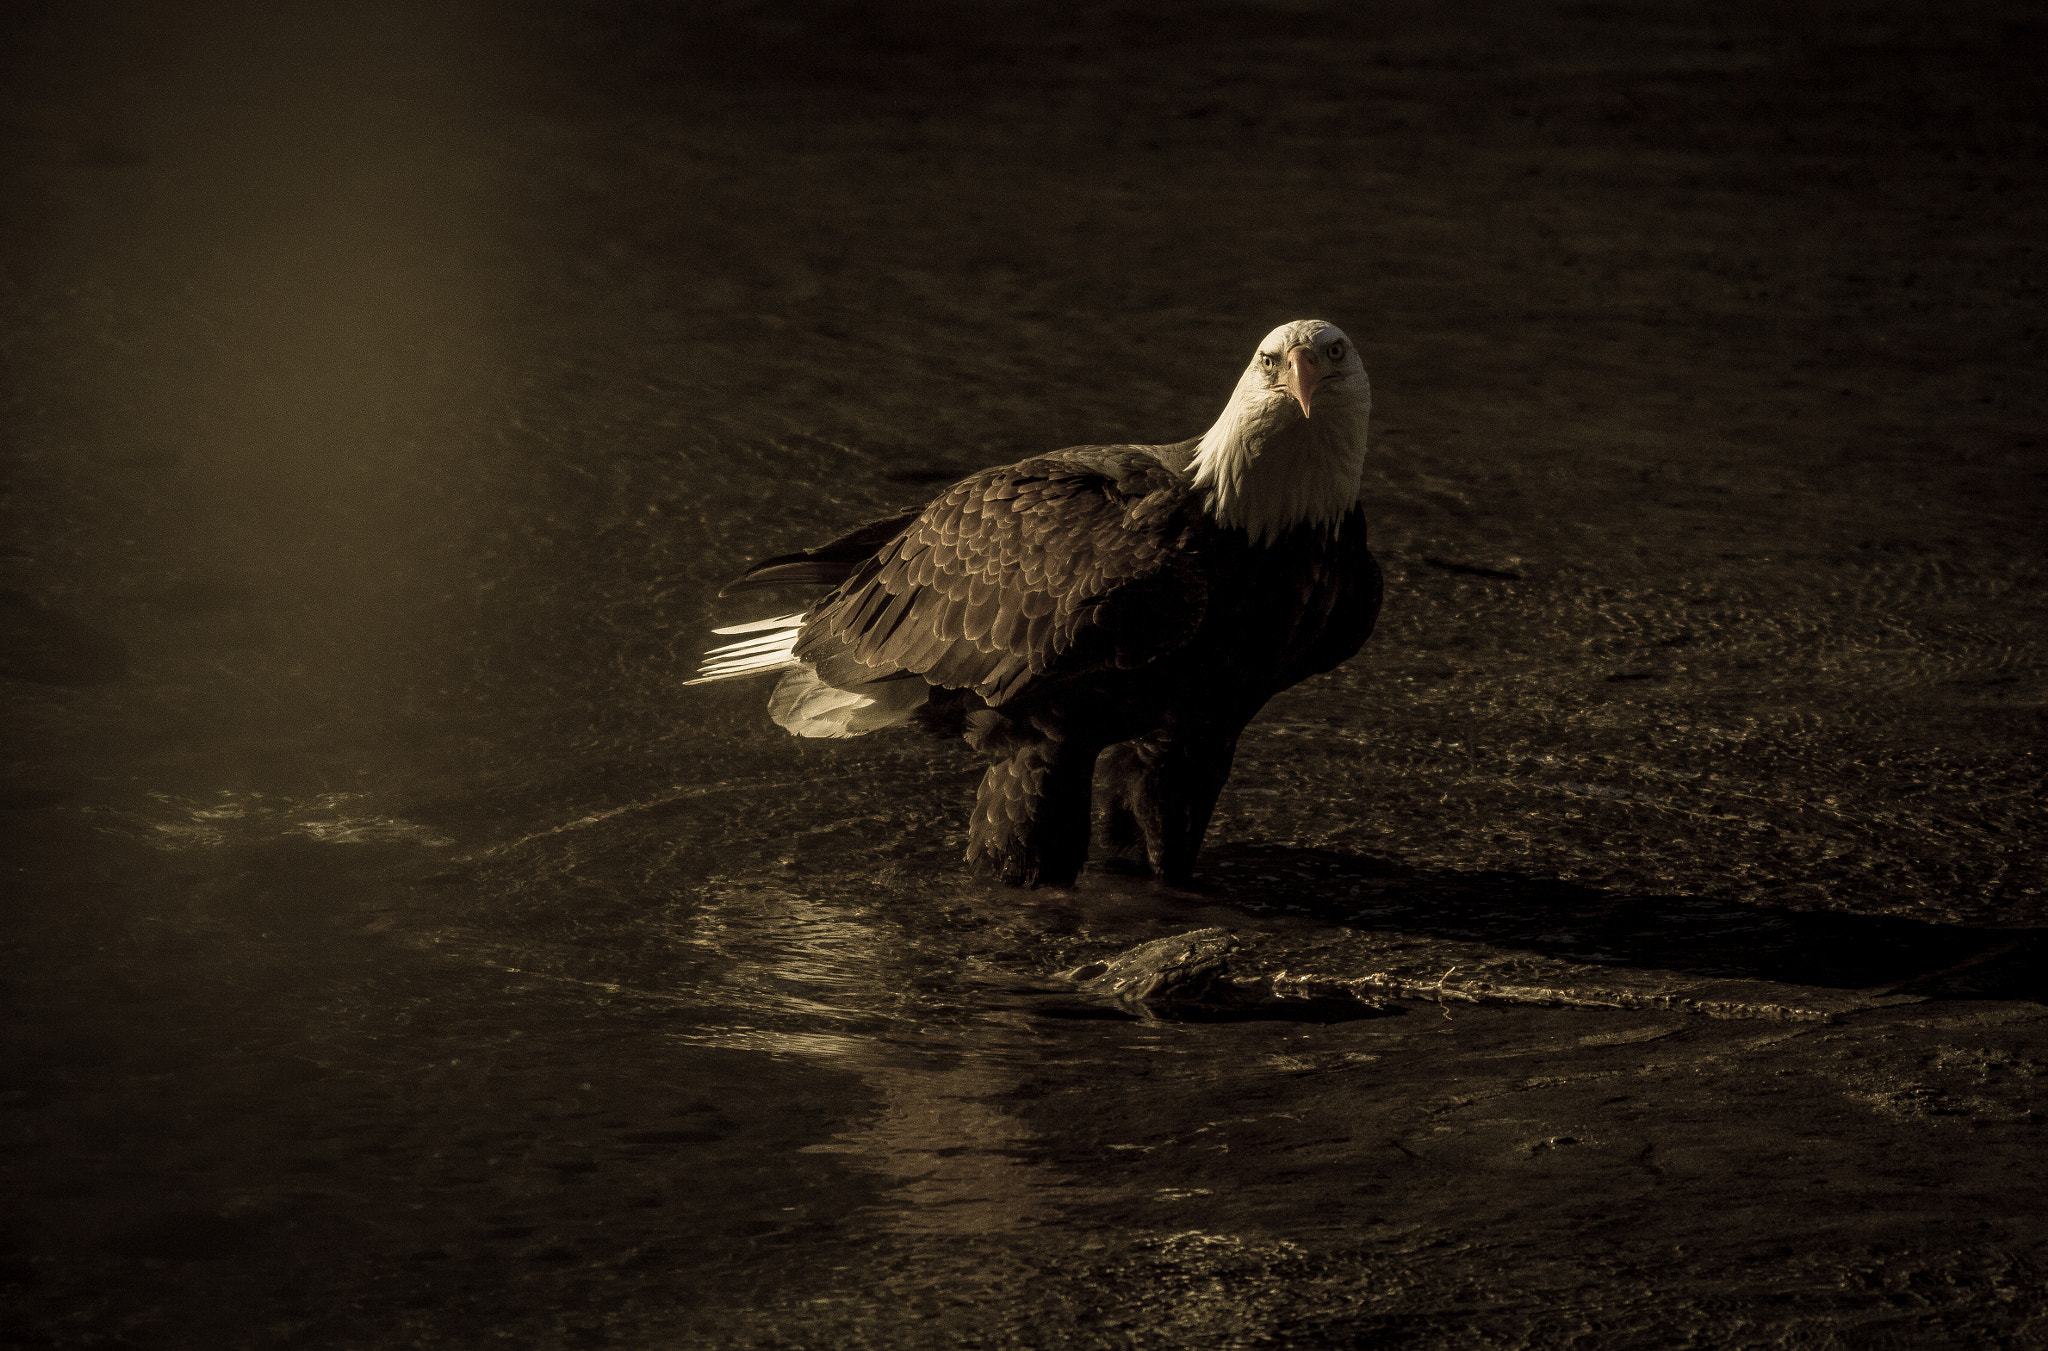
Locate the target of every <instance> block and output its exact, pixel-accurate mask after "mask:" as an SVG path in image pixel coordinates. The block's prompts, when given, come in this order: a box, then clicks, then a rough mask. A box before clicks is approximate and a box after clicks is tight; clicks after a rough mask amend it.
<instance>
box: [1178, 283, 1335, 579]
mask: <svg viewBox="0 0 2048 1351" xmlns="http://www.w3.org/2000/svg"><path fill="white" fill-rule="evenodd" d="M1371 412H1372V386H1371V384H1370V383H1369V382H1368V381H1367V380H1366V376H1365V365H1364V363H1363V362H1361V361H1360V360H1359V359H1358V353H1357V351H1356V350H1354V349H1353V347H1352V345H1351V340H1350V339H1349V338H1346V337H1345V336H1344V331H1343V330H1342V329H1340V328H1338V327H1337V326H1336V325H1335V324H1332V323H1327V322H1325V321H1324V320H1321V319H1298V320H1296V321H1294V322H1293V323H1291V324H1282V325H1280V327H1278V328H1276V329H1274V330H1273V331H1272V332H1271V333H1268V334H1267V335H1266V336H1265V338H1264V340H1262V341H1261V342H1260V343H1259V350H1258V352H1257V353H1256V354H1255V355H1254V356H1253V357H1252V360H1251V364H1250V365H1248V366H1246V367H1245V371H1244V375H1243V377H1242V378H1240V379H1239V380H1238V382H1237V389H1236V390H1235V391H1233V392H1232V394H1231V396H1230V403H1229V404H1228V405H1227V406H1226V407H1225V408H1224V410H1223V415H1222V416H1221V417H1219V418H1217V419H1216V425H1215V426H1213V427H1211V428H1209V430H1208V431H1207V432H1205V433H1204V434H1203V436H1202V444H1201V446H1200V448H1199V449H1197V450H1196V452H1195V459H1194V465H1193V468H1194V471H1195V486H1196V487H1197V488H1199V489H1202V490H1204V491H1205V492H1206V493H1207V494H1208V499H1209V502H1208V505H1209V511H1210V514H1211V515H1213V516H1215V518H1216V519H1217V520H1218V521H1219V522H1221V523H1222V524H1224V525H1230V526H1241V527H1243V528H1244V530H1245V531H1246V532H1247V533H1249V534H1250V535H1251V537H1252V542H1253V543H1255V544H1264V543H1270V542H1271V541H1272V540H1274V539H1277V538H1278V537H1279V536H1280V535H1281V534H1282V533H1284V532H1285V531H1287V530H1288V529H1290V528H1291V527H1293V526H1297V525H1327V526H1335V525H1337V524H1338V523H1339V522H1341V521H1342V520H1343V519H1344V516H1345V515H1346V513H1348V512H1349V511H1350V510H1351V508H1352V507H1353V506H1354V505H1356V504H1357V501H1358V480H1359V475H1360V474H1362V473H1363V472H1364V470H1365V428H1366V421H1367V419H1368V417H1369V415H1370V414H1371Z"/></svg>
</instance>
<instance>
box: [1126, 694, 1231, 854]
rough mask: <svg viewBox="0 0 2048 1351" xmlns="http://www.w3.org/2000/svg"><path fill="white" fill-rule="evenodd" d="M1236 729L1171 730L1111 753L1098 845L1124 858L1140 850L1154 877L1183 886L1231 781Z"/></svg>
mask: <svg viewBox="0 0 2048 1351" xmlns="http://www.w3.org/2000/svg"><path fill="white" fill-rule="evenodd" d="M1239 730H1240V729H1238V728H1234V727H1231V728H1220V727H1213V726H1209V727H1187V726H1168V727H1166V728H1162V729H1161V730H1160V731H1158V732H1155V733H1153V734H1152V735H1150V736H1145V737H1139V738H1137V739H1135V740H1132V741H1126V742H1123V743H1122V744H1120V745H1116V746H1112V747H1110V748H1109V752H1108V755H1107V757H1106V760H1105V763H1104V765H1103V780H1104V785H1103V786H1104V789H1105V792H1104V798H1105V799H1106V803H1105V808H1106V809H1105V811H1104V813H1103V828H1102V834H1103V843H1104V844H1105V845H1106V846H1107V847H1108V848H1109V849H1110V850H1111V851H1113V852H1119V853H1123V854H1126V855H1130V854H1135V853H1136V852H1137V849H1138V847H1139V845H1141V844H1142V845H1143V847H1144V852H1145V858H1146V860H1147V861H1148V862H1149V863H1151V865H1152V872H1153V875H1154V876H1156V877H1158V878H1159V879H1160V880H1161V881H1164V882H1170V883H1173V884H1174V885H1176V886H1181V885H1185V884H1186V883H1187V882H1188V881H1189V880H1190V879H1191V878H1193V876H1194V872H1195V856H1196V855H1197V854H1199V853H1201V851H1202V837H1203V836H1205V835H1207V834H1208V833H1209V817H1210V815H1211V814H1212V813H1214V812H1215V810H1216V798H1217V796H1218V795H1219V794H1220V793H1222V791H1223V784H1224V782H1225V780H1227V779H1229V777H1230V765H1231V761H1232V760H1234V759H1235V758H1236V756H1237V737H1238V732H1239Z"/></svg>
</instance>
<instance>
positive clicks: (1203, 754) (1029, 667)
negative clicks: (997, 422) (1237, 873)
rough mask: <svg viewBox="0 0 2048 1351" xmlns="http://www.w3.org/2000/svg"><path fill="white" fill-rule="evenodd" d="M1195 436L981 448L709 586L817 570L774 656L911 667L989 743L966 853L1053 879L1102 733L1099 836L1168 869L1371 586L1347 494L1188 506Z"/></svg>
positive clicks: (937, 715)
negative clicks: (973, 461) (1261, 541)
mask: <svg viewBox="0 0 2048 1351" xmlns="http://www.w3.org/2000/svg"><path fill="white" fill-rule="evenodd" d="M1194 448H1195V443H1194V442H1186V443H1183V444H1181V445H1177V446H1087V447H1076V448H1074V449H1071V450H1064V451H1058V452H1055V453H1053V454H1050V455H1045V456H1040V457H1037V458H1034V459H1029V460H1025V461H1022V462H1021V463H1018V464H1014V465H1009V466H1006V467H1003V468H999V469H990V470H986V471H984V472H982V473H979V474H975V475H973V476H971V477H969V478H967V479H963V480H962V481H961V482H959V483H956V484H954V485H953V487H952V488H950V489H949V490H947V492H946V493H945V494H944V495H942V496H941V497H939V498H938V499H937V500H936V501H934V502H932V503H931V504H930V505H929V506H927V507H925V508H924V509H923V510H922V511H921V512H917V513H914V514H912V513H905V514H904V515H902V516H898V517H893V518H889V519H888V520H886V521H878V522H874V523H872V524H870V525H867V526H863V527H861V528H860V529H859V530H856V531H854V532H852V533H851V534H849V535H847V536H845V537H843V538H842V539H840V540H835V541H833V542H832V543H831V544H828V545H825V546H821V547H820V548H819V549H816V550H810V551H806V552H804V553H801V554H789V555H783V556H781V557H779V558H773V559H768V560H766V561H764V562H762V563H759V564H756V565H755V566H754V567H753V568H750V569H749V570H748V572H747V573H746V574H745V575H744V576H743V577H742V578H740V579H739V580H738V581H737V582H735V583H734V584H732V585H731V586H729V587H727V588H726V589H727V591H733V590H740V589H745V588H747V587H752V586H763V585H774V584H777V583H780V582H783V581H805V582H812V583H814V584H815V583H821V582H832V581H837V583H838V585H837V586H836V587H835V589H834V590H833V591H832V592H831V594H830V595H828V596H826V597H825V598H824V600H822V601H821V602H820V603H819V604H818V605H817V606H816V607H814V608H813V609H812V611H811V612H810V614H809V616H808V618H807V620H806V622H805V623H804V626H803V628H802V630H801V632H800V634H799V635H798V637H797V641H796V647H795V655H796V656H797V657H798V658H799V659H801V660H803V661H805V662H807V663H809V664H811V665H812V666H814V667H815V668H816V670H817V672H818V674H819V676H820V677H821V678H822V679H823V680H824V681H825V682H826V683H828V684H831V685H834V686H838V687H840V688H852V687H855V686H858V685H861V684H864V683H867V682H872V681H877V680H888V679H892V678H893V679H908V678H914V677H921V678H922V679H923V680H924V681H925V682H927V683H928V684H930V685H931V686H932V687H933V692H932V697H931V701H930V703H929V705H928V706H927V708H925V709H923V710H921V711H920V716H921V717H922V719H923V720H924V721H925V723H926V725H927V726H935V727H940V728H945V729H951V728H958V729H959V730H960V731H961V732H962V733H963V734H964V735H965V736H966V738H967V740H968V742H969V743H970V744H971V745H973V746H974V747H975V748H976V749H977V750H980V751H982V752H983V753H985V754H986V755H988V756H989V757H990V761H991V763H990V767H989V770H988V773H987V774H986V775H985V776H984V778H983V781H982V786H981V790H980V793H979V796H978V798H977V802H976V805H975V811H974V817H973V822H972V825H971V827H970V831H969V840H968V851H967V852H968V858H969V860H970V861H972V862H974V863H975V864H976V865H977V866H981V867H985V868H988V869H990V870H993V871H995V872H997V873H999V874H1000V875H1002V876H1003V877H1004V878H1005V879H1006V880H1009V881H1012V882H1016V883H1020V884H1025V885H1031V884H1052V885H1065V884H1069V883H1071V882H1072V881H1073V880H1074V877H1075V875H1076V874H1077V873H1078V872H1079V870H1080V868H1081V866H1082V864H1083V862H1084V861H1085V860H1086V857H1087V852H1088V835H1089V815H1090V804H1091V795H1092V793H1093V791H1094V785H1095V780H1096V778H1097V773H1096V769H1097V762H1098V760H1099V759H1102V758H1104V752H1105V751H1107V752H1108V755H1107V761H1106V767H1105V768H1106V772H1104V773H1103V774H1102V775H1101V778H1102V781H1103V782H1102V784H1101V788H1102V790H1103V796H1104V799H1105V819H1104V835H1105V839H1106V843H1107V844H1108V845H1109V846H1110V847H1111V848H1112V849H1115V850H1118V851H1121V852H1125V853H1137V852H1139V851H1140V850H1142V853H1143V855H1144V857H1145V859H1146V860H1147V861H1148V862H1149V863H1150V864H1151V866H1152V868H1153V870H1154V871H1155V872H1156V873H1157V874H1159V875H1160V876H1162V877H1164V878H1166V879H1167V880H1169V881H1175V882H1180V881H1185V880H1186V879H1187V878H1188V876H1189V875H1190V873H1191V872H1192V870H1193V867H1194V860H1195V854H1196V852H1197V851H1198V850H1199V848H1200V846H1201V840H1202V835H1203V834H1204V833H1205V831H1206V829H1207V826H1208V820H1209V814H1210V812H1211V810H1212V809H1213V808H1214V806H1215V802H1216V795H1217V793H1218V792H1219V791H1220V790H1221V789H1222V786H1223V782H1224V780H1225V779H1226V778H1227V777H1228V776H1229V772H1230V762H1231V758H1232V756H1233V755H1234V753H1235V750H1236V745H1237V738H1238V735H1239V733H1240V732H1241V731H1242V730H1243V728H1244V726H1245V724H1246V723H1247V722H1249V721H1250V720H1251V718H1252V716H1253V715H1254V714H1256V713H1257V712H1258V710H1259V709H1260V707H1261V706H1263V705H1264V704H1265V702H1266V700H1267V699H1269V698H1270V697H1272V695H1274V694H1275V693H1277V692H1279V691H1280V690H1283V689H1285V688H1287V687H1288V686H1290V685H1293V684H1295V683H1296V682H1298V681H1300V680H1302V679H1304V678H1306V677H1308V676H1310V675H1314V674H1316V673H1318V672H1321V671H1327V670H1329V669H1331V668H1332V667H1334V666H1336V665H1337V664H1338V663H1340V662H1342V661H1344V660H1345V659H1346V658H1348V657H1350V656H1351V655H1352V654H1354V653H1355V652H1357V651H1358V649H1359V647H1360V646H1361V645H1362V644H1363V643H1364V642H1365V640H1366V638H1367V637H1368V636H1369V635H1370V634H1371V632H1372V627H1373V622H1374V619H1375V618H1376V616H1377V614H1378V611H1379V604H1380V592H1381V581H1380V572H1379V568H1378V565H1377V564H1376V563H1375V562H1374V561H1373V557H1372V554H1371V553H1370V552H1369V550H1368V549H1367V547H1366V527H1365V521H1364V518H1363V514H1362V513H1361V512H1359V511H1357V510H1356V509H1354V510H1353V511H1352V512H1351V514H1350V515H1349V516H1347V517H1346V518H1345V519H1343V520H1342V521H1341V522H1339V524H1338V525H1337V526H1336V527H1335V528H1334V529H1331V528H1323V527H1309V526H1300V527H1296V528H1294V529H1292V530H1290V531H1288V532H1286V533H1284V534H1283V535H1282V536H1280V537H1279V538H1278V539H1277V540H1275V541H1273V542H1271V543H1269V544H1266V545H1254V544H1252V543H1251V542H1250V540H1249V539H1248V538H1247V536H1246V534H1245V532H1244V531H1242V530H1238V529H1227V528H1224V527H1222V526H1219V525H1218V524H1217V523H1216V522H1215V521H1214V520H1213V519H1212V518H1211V517H1210V515H1209V514H1208V512H1207V511H1206V510H1205V508H1204V504H1203V503H1202V501H1201V500H1200V499H1199V497H1198V495H1197V493H1196V492H1195V490H1194V489H1193V487H1192V485H1191V483H1190V480H1189V478H1188V475H1187V465H1188V459H1189V457H1190V455H1191V454H1192V452H1193V450H1194Z"/></svg>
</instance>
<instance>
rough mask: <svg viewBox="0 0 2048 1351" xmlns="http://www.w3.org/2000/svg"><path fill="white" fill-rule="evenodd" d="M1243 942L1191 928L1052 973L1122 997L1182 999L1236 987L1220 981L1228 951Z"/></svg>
mask: <svg viewBox="0 0 2048 1351" xmlns="http://www.w3.org/2000/svg"><path fill="white" fill-rule="evenodd" d="M1240 946H1242V945H1241V944H1239V942H1238V941H1237V937H1236V936H1235V935H1234V934H1232V933H1231V932H1230V930H1228V929H1192V930H1190V931H1189V932H1187V933H1184V934H1175V935H1174V936H1173V937H1171V938H1157V939H1154V940H1153V941H1152V942H1150V943H1140V944H1139V945H1138V946H1137V947H1134V948H1132V949H1131V950H1130V951H1128V952H1125V953H1121V954H1119V955H1118V956H1115V957H1111V958H1109V959H1108V960H1107V961H1099V962H1083V963H1082V964H1081V965H1079V966H1076V967H1071V968H1069V969H1067V970H1065V971H1060V972H1056V973H1055V975H1054V978H1055V979H1058V980H1066V981H1072V982H1073V983H1074V984H1075V985H1077V986H1079V987H1080V988H1081V990H1082V991H1083V992H1084V993H1087V994H1097V995H1109V996H1112V997H1114V998H1116V999H1120V1000H1123V1001H1124V1002H1126V1003H1134V1004H1137V1003H1147V1002H1162V1003H1182V1002H1192V1001H1196V1000H1201V999H1205V998H1210V997H1214V996H1219V995H1222V996H1226V997H1227V996H1230V995H1234V994H1235V992H1234V991H1231V990H1230V989H1229V987H1227V986H1225V985H1224V984H1223V980H1224V978H1225V977H1226V976H1228V975H1229V970H1230V955H1231V954H1232V953H1233V952H1236V951H1237V950H1238V949H1239V947H1240Z"/></svg>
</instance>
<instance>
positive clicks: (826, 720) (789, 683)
mask: <svg viewBox="0 0 2048 1351" xmlns="http://www.w3.org/2000/svg"><path fill="white" fill-rule="evenodd" d="M931 692H932V687H931V686H930V685H927V684H926V683H925V682H924V681H922V680H917V679H914V678H913V679H902V680H876V681H871V682H869V683H867V684H864V685H856V686H854V687H853V688H852V689H840V688H839V687H838V686H837V685H827V684H826V683H825V682H824V680H823V679H822V678H821V677H820V676H819V675H818V672H817V670H816V668H814V667H811V666H808V665H805V664H803V663H801V662H799V663H798V664H797V665H796V666H795V668H794V669H792V670H791V671H790V672H789V674H787V675H785V676H783V677H782V680H781V682H780V683H779V684H777V685H776V686H775V693H774V694H773V695H771V696H770V697H769V700H768V716H769V717H771V718H773V719H775V721H776V722H777V723H778V724H780V725H781V726H782V727H784V728H786V729H787V730H788V731H789V734H790V735H791V736H809V737H831V738H833V739H835V740H836V739H840V738H844V737H855V736H866V735H867V734H868V733H869V732H878V731H880V730H881V729H882V728H884V727H894V726H895V725H896V724H898V723H902V722H908V721H910V719H911V716H912V715H913V714H915V713H916V712H917V710H918V709H920V708H922V707H924V703H925V700H926V699H928V698H930V697H931Z"/></svg>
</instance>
